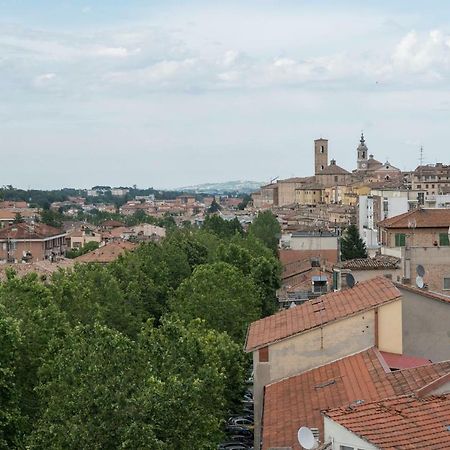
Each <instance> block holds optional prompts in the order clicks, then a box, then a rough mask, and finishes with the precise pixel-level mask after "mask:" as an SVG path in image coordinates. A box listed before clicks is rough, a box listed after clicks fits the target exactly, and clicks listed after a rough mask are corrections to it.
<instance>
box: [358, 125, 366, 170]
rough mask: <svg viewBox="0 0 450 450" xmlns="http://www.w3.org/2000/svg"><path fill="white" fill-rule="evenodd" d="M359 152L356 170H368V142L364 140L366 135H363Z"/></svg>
mask: <svg viewBox="0 0 450 450" xmlns="http://www.w3.org/2000/svg"><path fill="white" fill-rule="evenodd" d="M356 152H357V154H358V155H357V160H356V170H367V160H368V153H369V150H368V148H367V145H366V142H365V140H364V134H363V133H361V139H360V140H359V145H358V148H357V149H356Z"/></svg>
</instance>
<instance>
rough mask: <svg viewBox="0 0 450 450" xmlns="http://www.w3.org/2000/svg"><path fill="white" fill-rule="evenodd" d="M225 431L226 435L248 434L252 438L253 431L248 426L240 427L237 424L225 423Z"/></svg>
mask: <svg viewBox="0 0 450 450" xmlns="http://www.w3.org/2000/svg"><path fill="white" fill-rule="evenodd" d="M225 433H227V434H228V435H232V434H240V435H242V436H248V437H251V438H253V431H251V430H249V429H248V428H245V427H240V426H237V425H227V426H226V427H225Z"/></svg>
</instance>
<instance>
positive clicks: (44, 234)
mask: <svg viewBox="0 0 450 450" xmlns="http://www.w3.org/2000/svg"><path fill="white" fill-rule="evenodd" d="M61 234H65V231H64V230H61V229H59V228H54V227H51V226H49V225H45V224H44V223H36V224H29V223H25V222H22V223H16V224H13V225H10V226H9V227H6V228H3V229H2V230H0V240H4V239H14V240H30V239H46V238H49V237H52V236H59V235H61Z"/></svg>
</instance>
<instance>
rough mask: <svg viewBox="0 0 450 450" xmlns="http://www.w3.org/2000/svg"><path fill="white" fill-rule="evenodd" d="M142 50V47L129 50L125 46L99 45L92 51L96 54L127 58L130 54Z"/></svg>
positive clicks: (135, 53)
mask: <svg viewBox="0 0 450 450" xmlns="http://www.w3.org/2000/svg"><path fill="white" fill-rule="evenodd" d="M140 52H141V49H140V48H136V49H134V50H128V49H127V48H125V47H98V48H96V49H94V50H92V53H93V55H95V56H106V57H111V58H126V57H127V56H130V55H137V54H139V53H140Z"/></svg>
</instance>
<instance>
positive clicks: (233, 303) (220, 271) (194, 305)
mask: <svg viewBox="0 0 450 450" xmlns="http://www.w3.org/2000/svg"><path fill="white" fill-rule="evenodd" d="M170 308H171V310H172V311H173V312H174V313H175V314H177V315H178V316H179V317H180V318H182V319H183V320H185V321H187V322H189V321H191V320H193V319H196V318H201V319H203V320H205V322H206V324H207V325H208V326H210V327H211V328H213V329H215V330H218V331H226V332H227V333H228V334H229V335H230V336H231V337H232V338H233V339H235V340H236V341H237V342H243V340H244V337H245V334H246V331H247V326H248V325H249V323H250V322H252V321H254V320H256V319H258V318H259V317H260V315H261V299H260V297H259V296H258V290H257V287H256V286H255V284H254V282H253V280H252V279H251V278H250V277H246V276H245V275H244V274H243V273H242V272H241V271H240V270H239V269H237V268H236V267H233V266H232V265H230V264H227V263H224V262H218V263H214V264H204V265H201V266H199V267H197V268H196V269H195V270H194V273H193V274H192V276H191V277H190V278H188V279H186V280H185V281H184V282H183V283H182V284H181V285H180V287H179V288H178V289H177V291H176V292H175V295H174V296H173V298H172V299H171V301H170Z"/></svg>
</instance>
